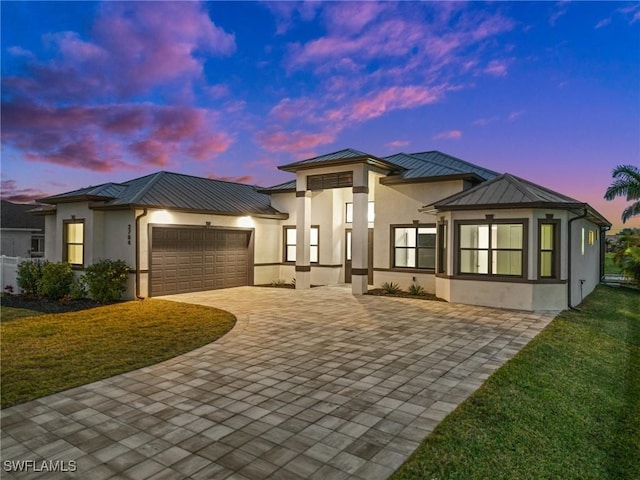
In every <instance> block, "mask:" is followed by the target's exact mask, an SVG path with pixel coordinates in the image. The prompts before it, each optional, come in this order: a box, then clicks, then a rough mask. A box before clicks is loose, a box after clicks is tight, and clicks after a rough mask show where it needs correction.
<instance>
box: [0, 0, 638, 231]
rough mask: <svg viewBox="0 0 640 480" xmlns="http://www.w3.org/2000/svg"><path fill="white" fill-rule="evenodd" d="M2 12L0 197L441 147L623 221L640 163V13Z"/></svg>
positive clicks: (199, 6)
mask: <svg viewBox="0 0 640 480" xmlns="http://www.w3.org/2000/svg"><path fill="white" fill-rule="evenodd" d="M0 6H1V27H2V32H1V67H2V110H1V121H2V163H1V181H2V186H1V194H2V198H4V199H7V200H11V201H15V202H30V201H33V200H34V199H38V198H42V197H44V196H47V195H51V194H56V193H62V192H66V191H70V190H74V189H77V188H82V187H86V186H89V185H98V184H101V183H105V182H121V181H126V180H129V179H132V178H137V177H140V176H143V175H146V174H149V173H153V172H156V171H159V170H167V171H173V172H179V173H185V174H190V175H197V176H204V177H211V178H220V179H226V180H230V181H238V182H243V183H251V184H257V185H261V186H270V185H274V184H277V183H281V182H284V181H287V180H289V179H290V178H292V177H291V174H287V173H285V172H282V171H279V170H278V169H277V166H278V165H283V164H287V163H290V162H293V161H296V160H300V159H304V158H310V157H313V156H316V155H322V154H325V153H329V152H333V151H337V150H341V149H343V148H348V147H350V148H355V149H357V150H361V151H364V152H367V153H369V154H372V155H376V156H378V157H383V156H386V155H391V154H394V153H398V152H406V153H411V152H423V151H427V150H439V151H442V152H445V153H448V154H450V155H454V156H456V157H459V158H462V159H464V160H467V161H469V162H472V163H476V164H478V165H481V166H483V167H486V168H490V169H492V170H496V171H498V172H501V173H502V172H509V173H511V174H514V175H517V176H520V177H523V178H525V179H527V180H530V181H533V182H535V183H539V184H542V185H544V186H546V187H548V188H551V189H553V190H557V191H560V192H561V193H564V194H566V195H569V196H571V197H574V198H576V199H578V200H580V201H584V202H588V203H589V204H590V205H591V206H592V207H594V208H595V209H596V210H598V211H599V212H600V213H602V214H603V215H605V217H607V218H608V219H609V220H610V221H611V222H612V223H613V224H614V231H615V230H617V229H619V228H620V227H621V226H622V223H621V220H620V215H621V212H622V210H623V209H624V207H625V206H626V205H628V203H627V202H626V201H625V199H619V200H616V201H613V202H607V201H605V200H603V198H602V197H603V195H604V192H605V190H606V188H607V186H608V185H609V184H610V183H611V172H612V170H613V168H614V167H615V166H616V165H621V164H630V165H635V166H640V3H639V2H557V3H556V2H490V3H484V2H466V3H462V2H420V3H418V2H379V3H376V2H360V3H351V2H203V3H198V2H147V1H145V2H81V1H76V2H59V1H55V2H53V1H52V2H46V1H45V2H13V1H12V2H7V1H3V2H2V3H1V5H0ZM625 226H631V227H640V219H638V218H637V217H636V218H635V219H633V220H632V221H628V222H627V224H625Z"/></svg>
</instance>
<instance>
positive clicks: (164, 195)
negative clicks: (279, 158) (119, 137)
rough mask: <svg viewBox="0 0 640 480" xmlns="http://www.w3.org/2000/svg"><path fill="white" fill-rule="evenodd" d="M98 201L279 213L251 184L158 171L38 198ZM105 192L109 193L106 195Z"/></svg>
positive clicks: (112, 204) (234, 212)
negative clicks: (130, 178)
mask: <svg viewBox="0 0 640 480" xmlns="http://www.w3.org/2000/svg"><path fill="white" fill-rule="evenodd" d="M96 192H99V193H100V194H101V197H100V198H99V200H104V203H102V204H100V205H96V206H94V208H95V207H98V208H117V207H126V206H136V207H156V208H167V209H179V210H189V211H202V212H211V213H224V214H231V215H267V216H282V215H284V214H282V213H280V212H278V211H277V210H276V209H274V208H273V207H271V204H270V197H269V195H266V194H264V193H260V192H259V191H258V188H257V187H255V186H253V185H245V184H242V183H234V182H226V181H223V180H215V179H210V178H202V177H193V176H190V175H182V174H178V173H172V172H158V173H154V174H151V175H147V176H145V177H140V178H136V179H133V180H130V181H128V182H123V183H120V184H104V185H98V186H97V187H90V188H86V189H80V190H75V191H73V192H68V193H65V194H61V195H56V196H53V197H48V198H44V199H42V201H43V202H45V203H53V204H55V203H62V202H68V201H79V200H81V199H82V198H83V197H84V199H85V200H96V198H95V197H96V195H95V194H96ZM106 192H110V193H111V195H110V196H107V195H106Z"/></svg>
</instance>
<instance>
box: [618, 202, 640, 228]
mask: <svg viewBox="0 0 640 480" xmlns="http://www.w3.org/2000/svg"><path fill="white" fill-rule="evenodd" d="M636 215H640V202H635V203H632V204H631V205H630V206H628V207H627V208H625V209H624V210H623V212H622V223H626V222H627V220H629V219H630V218H631V217H635V216H636Z"/></svg>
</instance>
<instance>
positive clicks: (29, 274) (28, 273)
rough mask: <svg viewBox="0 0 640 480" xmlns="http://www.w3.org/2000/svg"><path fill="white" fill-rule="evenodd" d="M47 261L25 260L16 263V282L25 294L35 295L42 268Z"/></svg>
mask: <svg viewBox="0 0 640 480" xmlns="http://www.w3.org/2000/svg"><path fill="white" fill-rule="evenodd" d="M47 263H49V262H47V261H42V260H25V261H24V262H20V263H19V264H18V277H17V279H16V283H17V284H18V286H19V287H20V288H21V289H22V293H23V294H25V295H36V294H37V293H38V283H39V282H40V279H41V278H42V269H43V268H44V266H45V265H46V264H47Z"/></svg>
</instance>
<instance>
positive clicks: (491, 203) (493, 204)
mask: <svg viewBox="0 0 640 480" xmlns="http://www.w3.org/2000/svg"><path fill="white" fill-rule="evenodd" d="M495 208H563V209H581V208H586V209H588V210H589V213H590V214H591V217H592V218H594V219H595V220H596V221H597V223H600V224H602V225H611V224H610V223H609V221H608V220H607V219H606V218H604V217H603V216H602V215H601V214H600V213H598V212H597V211H596V210H594V209H593V208H591V207H590V206H589V205H588V204H586V203H584V202H581V201H579V200H576V199H575V198H571V197H568V196H566V195H563V194H561V193H558V192H554V191H553V190H550V189H548V188H546V187H543V186H541V185H538V184H535V183H533V182H530V181H528V180H524V179H522V178H519V177H516V176H514V175H510V174H508V173H504V174H502V175H499V176H497V177H495V178H494V179H492V180H489V181H487V182H484V183H481V184H480V185H477V186H475V187H473V188H470V189H468V190H464V191H462V192H459V193H456V194H454V195H451V196H450V197H447V198H444V199H442V200H439V201H437V202H435V203H434V204H433V205H430V206H425V207H424V208H422V209H421V211H423V212H432V211H434V210H436V211H449V210H480V209H495Z"/></svg>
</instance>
